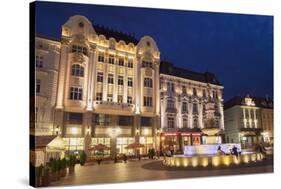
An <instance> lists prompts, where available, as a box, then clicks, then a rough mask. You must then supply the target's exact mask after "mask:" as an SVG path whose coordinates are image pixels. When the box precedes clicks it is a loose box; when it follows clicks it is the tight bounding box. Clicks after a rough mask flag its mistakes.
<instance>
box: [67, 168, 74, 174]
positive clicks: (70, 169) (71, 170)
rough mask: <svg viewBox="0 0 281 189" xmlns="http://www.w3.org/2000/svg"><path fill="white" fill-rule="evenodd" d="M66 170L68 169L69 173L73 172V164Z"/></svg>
mask: <svg viewBox="0 0 281 189" xmlns="http://www.w3.org/2000/svg"><path fill="white" fill-rule="evenodd" d="M68 171H69V174H73V173H74V171H75V166H70V167H69V168H68Z"/></svg>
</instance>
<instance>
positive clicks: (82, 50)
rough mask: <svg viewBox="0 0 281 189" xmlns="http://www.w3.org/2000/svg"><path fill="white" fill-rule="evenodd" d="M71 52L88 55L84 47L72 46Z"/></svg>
mask: <svg viewBox="0 0 281 189" xmlns="http://www.w3.org/2000/svg"><path fill="white" fill-rule="evenodd" d="M72 52H78V53H83V54H84V55H86V56H87V55H88V50H87V48H86V47H81V46H78V45H73V46H72Z"/></svg>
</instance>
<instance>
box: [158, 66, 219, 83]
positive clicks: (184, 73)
mask: <svg viewBox="0 0 281 189" xmlns="http://www.w3.org/2000/svg"><path fill="white" fill-rule="evenodd" d="M161 73H162V74H167V75H172V76H176V77H181V78H185V79H190V80H194V81H199V82H204V83H211V84H214V85H221V83H220V82H219V81H218V80H217V78H216V76H215V74H213V73H211V72H205V73H199V72H194V71H190V70H187V69H184V68H179V67H176V66H174V64H173V63H171V62H168V61H161V63H160V74H161Z"/></svg>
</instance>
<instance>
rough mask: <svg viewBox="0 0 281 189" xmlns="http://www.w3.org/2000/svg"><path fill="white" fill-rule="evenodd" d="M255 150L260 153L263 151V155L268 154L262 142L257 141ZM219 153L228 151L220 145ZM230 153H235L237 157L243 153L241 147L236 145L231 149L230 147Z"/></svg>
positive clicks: (222, 153) (223, 153)
mask: <svg viewBox="0 0 281 189" xmlns="http://www.w3.org/2000/svg"><path fill="white" fill-rule="evenodd" d="M254 150H255V151H256V152H258V153H262V154H263V155H266V149H265V147H264V146H263V145H262V143H257V144H256V145H255V146H254ZM217 154H218V155H225V154H226V153H225V152H224V151H223V150H222V149H221V146H218V150H217ZM230 154H231V155H235V156H236V157H238V156H239V155H240V154H241V151H239V149H238V148H237V147H236V146H235V145H234V146H233V147H232V148H231V149H230Z"/></svg>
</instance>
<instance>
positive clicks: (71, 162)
mask: <svg viewBox="0 0 281 189" xmlns="http://www.w3.org/2000/svg"><path fill="white" fill-rule="evenodd" d="M75 164H76V157H75V156H74V155H70V156H69V161H68V167H69V168H68V169H69V174H72V173H74V171H75Z"/></svg>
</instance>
